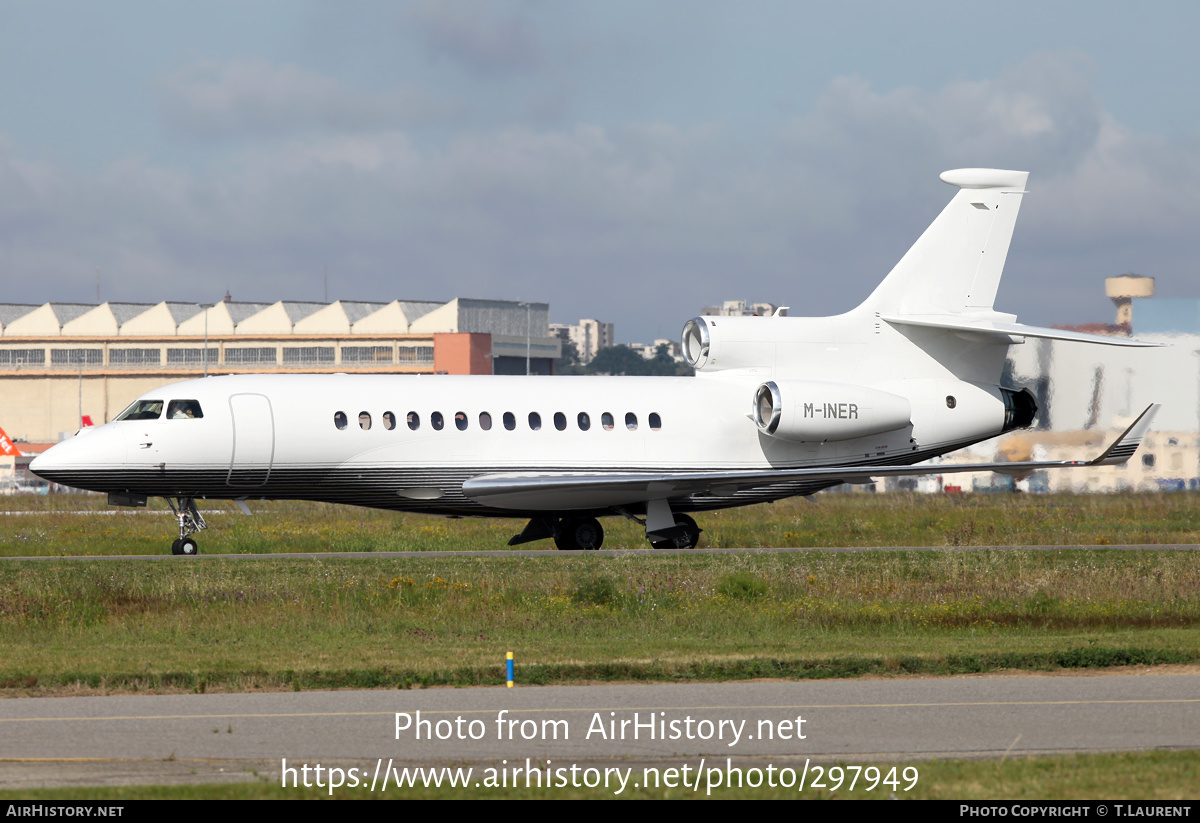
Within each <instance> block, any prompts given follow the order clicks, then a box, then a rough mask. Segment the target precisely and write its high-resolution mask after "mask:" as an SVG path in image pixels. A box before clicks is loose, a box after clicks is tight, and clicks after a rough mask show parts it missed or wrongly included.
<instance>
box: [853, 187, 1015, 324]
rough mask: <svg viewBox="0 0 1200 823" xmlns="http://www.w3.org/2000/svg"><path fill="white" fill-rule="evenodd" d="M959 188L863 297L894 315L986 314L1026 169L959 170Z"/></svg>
mask: <svg viewBox="0 0 1200 823" xmlns="http://www.w3.org/2000/svg"><path fill="white" fill-rule="evenodd" d="M941 178H942V181H943V182H946V183H949V184H950V185H952V186H958V189H959V190H958V193H957V194H955V195H954V198H953V199H952V200H951V201H950V203H949V205H947V206H946V208H944V209H943V210H942V213H941V214H939V215H938V216H937V219H936V220H934V221H933V223H931V224H930V226H929V228H927V229H926V230H925V232H924V234H922V235H921V237H920V238H919V239H918V240H917V242H916V243H914V244H913V246H912V248H910V249H909V250H908V252H907V253H906V254H905V255H904V257H902V258H901V259H900V262H899V263H897V264H896V266H895V268H893V269H892V271H891V272H890V273H889V274H888V276H887V277H886V278H884V280H883V282H882V283H880V284H879V286H878V287H876V289H875V291H873V292H872V293H871V296H870V297H868V298H867V299H866V300H865V301H864V302H863V305H862V307H863V308H866V309H868V310H870V311H875V312H881V313H890V314H900V315H904V314H922V315H929V314H941V315H944V314H962V313H964V312H965V313H988V312H991V311H992V303H993V302H994V301H995V299H996V289H997V287H998V286H999V285H1000V275H1001V274H1002V273H1003V271H1004V260H1005V258H1006V257H1007V256H1008V245H1009V242H1010V241H1011V240H1012V234H1013V228H1014V227H1015V226H1016V223H1017V212H1018V211H1019V210H1020V208H1021V195H1022V194H1024V190H1025V181H1026V180H1027V179H1028V178H1029V172H1025V171H1003V170H999V169H956V170H954V171H948V172H944V173H943V174H942V176H941Z"/></svg>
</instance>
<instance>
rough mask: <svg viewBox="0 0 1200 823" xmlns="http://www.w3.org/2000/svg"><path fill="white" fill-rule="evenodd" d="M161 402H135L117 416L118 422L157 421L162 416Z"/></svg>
mask: <svg viewBox="0 0 1200 823" xmlns="http://www.w3.org/2000/svg"><path fill="white" fill-rule="evenodd" d="M162 410H163V401H161V400H137V401H135V402H134V404H133V405H132V406H130V407H129V408H127V409H126V410H125V411H123V412H121V414H120V415H118V416H117V419H118V420H157V419H158V418H159V417H161V416H162Z"/></svg>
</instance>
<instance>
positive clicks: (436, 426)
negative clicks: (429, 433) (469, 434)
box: [429, 412, 446, 432]
mask: <svg viewBox="0 0 1200 823" xmlns="http://www.w3.org/2000/svg"><path fill="white" fill-rule="evenodd" d="M429 425H431V426H433V430H434V431H435V432H440V431H441V430H442V427H443V426H445V425H446V421H444V420H442V413H441V412H434V413H433V414H431V415H429Z"/></svg>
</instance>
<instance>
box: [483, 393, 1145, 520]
mask: <svg viewBox="0 0 1200 823" xmlns="http://www.w3.org/2000/svg"><path fill="white" fill-rule="evenodd" d="M1158 408H1159V406H1158V404H1154V405H1151V406H1149V407H1147V409H1146V410H1145V411H1144V412H1142V413H1141V414H1140V415H1139V416H1138V418H1137V420H1135V421H1133V424H1132V425H1130V426H1129V428H1128V429H1126V430H1125V431H1124V432H1123V433H1122V434H1121V436H1120V437H1118V438H1117V439H1116V441H1114V442H1113V444H1112V445H1110V446H1109V447H1108V448H1107V449H1105V450H1104V452H1102V453H1101V454H1100V456H1099V457H1097V458H1095V459H1093V460H1044V461H1024V462H1001V463H956V464H952V465H936V466H934V465H928V464H925V465H919V466H829V467H822V468H813V469H776V470H768V471H712V472H658V473H644V474H637V473H627V472H611V473H595V474H583V473H568V472H549V473H542V474H516V473H514V474H488V475H482V476H480V477H472V478H471V479H469V480H467V481H466V482H465V483H463V487H462V490H463V494H464V495H466V496H467V497H469V498H470V499H472V500H474V501H476V502H478V503H482V504H483V505H486V506H494V507H496V508H500V509H515V510H520V511H546V512H561V511H572V510H596V509H605V508H613V507H618V506H628V505H631V504H635V503H646V502H649V501H651V500H671V499H678V498H682V497H687V496H689V495H703V494H720V495H727V494H730V493H732V492H734V491H737V490H740V489H753V488H762V487H765V486H773V485H776V484H779V483H795V482H803V481H817V482H830V483H838V482H842V483H869V482H871V479H872V478H877V477H902V476H906V475H921V474H953V473H957V472H982V471H994V472H1002V473H1004V474H1027V473H1029V472H1032V471H1037V470H1039V469H1069V468H1081V467H1084V466H1111V465H1116V464H1119V463H1124V462H1125V461H1126V460H1128V459H1129V458H1130V457H1132V456H1133V454H1134V452H1136V451H1137V449H1138V446H1139V445H1141V442H1142V438H1143V437H1144V436H1145V434H1146V431H1147V430H1148V429H1149V428H1150V422H1151V421H1152V420H1153V419H1154V415H1155V414H1156V413H1157V412H1158Z"/></svg>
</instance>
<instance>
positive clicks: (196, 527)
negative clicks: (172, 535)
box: [167, 497, 208, 555]
mask: <svg viewBox="0 0 1200 823" xmlns="http://www.w3.org/2000/svg"><path fill="white" fill-rule="evenodd" d="M167 505H168V506H170V507H171V511H172V512H173V513H174V514H175V519H176V520H178V521H179V539H178V540H176V541H175V542H174V543H172V544H171V554H188V555H191V554H199V553H200V546H199V544H198V543H196V541H195V540H193V539H192V535H193V534H196V533H198V532H200V531H201V530H203V529H207V528H208V524H207V523H205V522H204V516H203V515H202V514H200V510H199V509H197V508H196V500H195V498H192V497H176V498H174V499H172V498H170V497H168V498H167Z"/></svg>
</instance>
